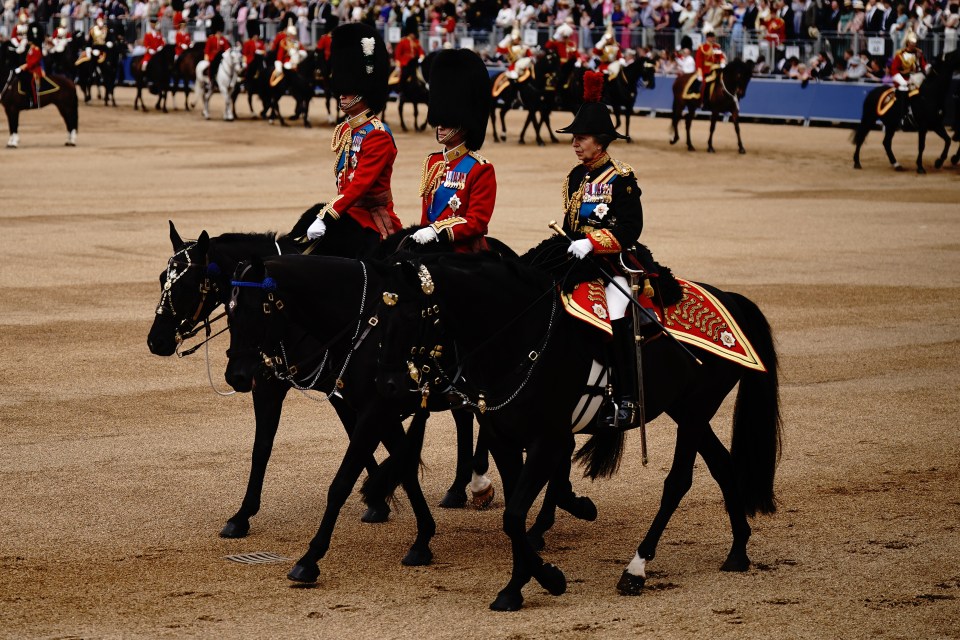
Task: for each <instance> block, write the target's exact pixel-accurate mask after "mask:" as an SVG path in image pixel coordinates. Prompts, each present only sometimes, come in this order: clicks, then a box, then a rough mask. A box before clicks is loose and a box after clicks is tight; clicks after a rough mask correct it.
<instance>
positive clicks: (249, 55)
mask: <svg viewBox="0 0 960 640" xmlns="http://www.w3.org/2000/svg"><path fill="white" fill-rule="evenodd" d="M266 52H267V44H266V43H265V42H264V41H263V40H261V39H260V38H256V39H254V38H250V39H249V40H247V41H246V42H244V43H243V49H242V50H241V53H242V54H243V59H244V60H246V62H247V66H249V65H251V64H253V61H254V60H255V59H256V57H257V56H258V55H260V56H262V55H264V54H266Z"/></svg>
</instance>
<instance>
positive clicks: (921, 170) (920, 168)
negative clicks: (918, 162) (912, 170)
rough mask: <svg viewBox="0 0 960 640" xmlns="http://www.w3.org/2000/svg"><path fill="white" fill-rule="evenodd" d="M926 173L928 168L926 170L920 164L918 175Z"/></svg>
mask: <svg viewBox="0 0 960 640" xmlns="http://www.w3.org/2000/svg"><path fill="white" fill-rule="evenodd" d="M926 173H927V170H926V169H924V168H923V167H921V166H918V167H917V174H918V175H921V176H922V175H924V174H926Z"/></svg>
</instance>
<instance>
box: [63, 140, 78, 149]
mask: <svg viewBox="0 0 960 640" xmlns="http://www.w3.org/2000/svg"><path fill="white" fill-rule="evenodd" d="M63 146H65V147H75V146H77V143H76V142H70V141H69V140H67V141H66V142H64V143H63Z"/></svg>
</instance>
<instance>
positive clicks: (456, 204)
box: [448, 194, 462, 211]
mask: <svg viewBox="0 0 960 640" xmlns="http://www.w3.org/2000/svg"><path fill="white" fill-rule="evenodd" d="M448 204H449V205H450V209H451V211H456V210H457V209H459V208H460V205H461V204H462V203H461V202H460V198H458V197H457V194H453V197H452V198H450V202H449V203H448Z"/></svg>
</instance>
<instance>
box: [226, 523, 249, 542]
mask: <svg viewBox="0 0 960 640" xmlns="http://www.w3.org/2000/svg"><path fill="white" fill-rule="evenodd" d="M248 533H250V523H249V522H234V521H233V520H227V524H225V525H223V529H220V537H221V538H246V537H247V534H248Z"/></svg>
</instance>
